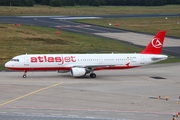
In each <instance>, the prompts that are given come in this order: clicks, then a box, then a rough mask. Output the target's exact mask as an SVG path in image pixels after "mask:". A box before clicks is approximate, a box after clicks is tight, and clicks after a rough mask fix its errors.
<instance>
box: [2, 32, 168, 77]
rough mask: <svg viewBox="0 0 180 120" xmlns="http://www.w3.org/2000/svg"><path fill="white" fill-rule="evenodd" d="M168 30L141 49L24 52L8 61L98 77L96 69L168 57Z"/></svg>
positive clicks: (32, 68)
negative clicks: (135, 51)
mask: <svg viewBox="0 0 180 120" xmlns="http://www.w3.org/2000/svg"><path fill="white" fill-rule="evenodd" d="M165 34H166V31H165V30H161V31H159V32H158V33H157V34H156V35H155V37H154V38H153V39H152V40H151V41H150V43H149V44H148V45H147V46H146V48H145V49H144V50H143V51H142V52H140V53H128V54H126V53H123V54H117V53H116V54H114V53H112V54H24V55H18V56H15V57H13V58H12V59H11V60H10V61H8V62H7V63H6V64H5V67H6V68H8V69H10V70H19V71H24V74H23V78H26V77H27V75H26V73H27V71H50V70H51V71H55V70H56V71H58V73H66V72H70V75H71V76H73V77H83V76H86V75H88V74H89V77H90V78H96V74H95V73H94V71H97V70H119V69H129V68H135V67H139V66H143V65H148V64H151V63H156V62H159V61H162V60H165V59H167V58H168V56H167V55H162V54H161V51H162V46H163V43H164V37H165Z"/></svg>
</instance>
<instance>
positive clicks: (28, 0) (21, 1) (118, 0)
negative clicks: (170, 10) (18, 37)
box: [0, 0, 180, 7]
mask: <svg viewBox="0 0 180 120" xmlns="http://www.w3.org/2000/svg"><path fill="white" fill-rule="evenodd" d="M34 4H41V5H49V6H54V7H59V6H75V5H89V6H163V5H167V4H180V0H0V6H33V5H34Z"/></svg>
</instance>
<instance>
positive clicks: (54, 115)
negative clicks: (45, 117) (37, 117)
mask: <svg viewBox="0 0 180 120" xmlns="http://www.w3.org/2000/svg"><path fill="white" fill-rule="evenodd" d="M51 115H52V116H61V115H62V114H53V113H52V114H51Z"/></svg>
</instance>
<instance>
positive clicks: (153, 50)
mask: <svg viewBox="0 0 180 120" xmlns="http://www.w3.org/2000/svg"><path fill="white" fill-rule="evenodd" d="M165 34H166V31H165V30H162V31H159V32H158V33H157V34H156V36H155V37H154V38H153V39H152V40H151V42H150V43H149V44H148V46H146V48H145V49H144V50H143V51H142V52H141V54H160V53H161V51H162V46H163V43H164V37H165Z"/></svg>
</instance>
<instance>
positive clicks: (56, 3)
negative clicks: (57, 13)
mask: <svg viewBox="0 0 180 120" xmlns="http://www.w3.org/2000/svg"><path fill="white" fill-rule="evenodd" d="M50 6H53V7H60V6H62V1H61V0H50Z"/></svg>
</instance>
